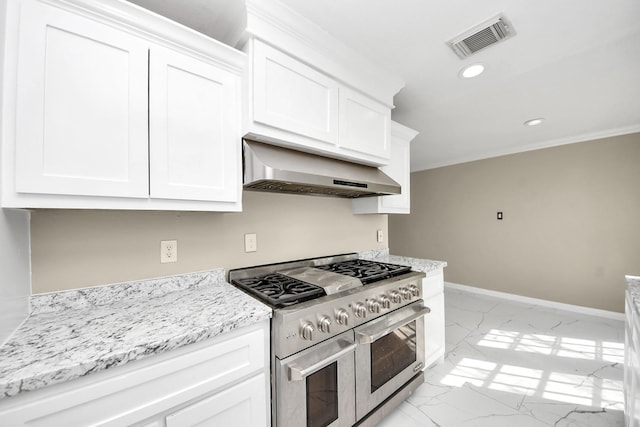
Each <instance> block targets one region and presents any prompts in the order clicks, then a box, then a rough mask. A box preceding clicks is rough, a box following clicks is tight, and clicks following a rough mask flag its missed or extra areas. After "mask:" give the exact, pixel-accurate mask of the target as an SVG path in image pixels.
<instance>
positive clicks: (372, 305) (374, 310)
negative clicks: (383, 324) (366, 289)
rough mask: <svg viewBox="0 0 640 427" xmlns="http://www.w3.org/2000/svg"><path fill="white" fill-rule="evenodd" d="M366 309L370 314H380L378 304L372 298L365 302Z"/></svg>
mask: <svg viewBox="0 0 640 427" xmlns="http://www.w3.org/2000/svg"><path fill="white" fill-rule="evenodd" d="M367 308H368V309H369V311H370V312H371V313H380V303H379V302H378V301H377V300H376V299H374V298H371V299H370V300H369V301H367Z"/></svg>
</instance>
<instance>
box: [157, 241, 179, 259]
mask: <svg viewBox="0 0 640 427" xmlns="http://www.w3.org/2000/svg"><path fill="white" fill-rule="evenodd" d="M176 261H178V241H177V240H162V241H161V242H160V262H161V263H163V264H164V263H166V262H176Z"/></svg>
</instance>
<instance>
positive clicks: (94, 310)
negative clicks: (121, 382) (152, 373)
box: [0, 270, 271, 399]
mask: <svg viewBox="0 0 640 427" xmlns="http://www.w3.org/2000/svg"><path fill="white" fill-rule="evenodd" d="M31 307H32V309H31V314H30V315H29V317H28V318H27V319H26V320H25V321H24V322H23V323H22V325H21V326H20V327H19V328H18V329H17V330H16V331H15V332H14V333H13V334H12V335H11V337H9V339H8V340H7V341H6V342H5V343H4V345H2V346H1V347H0V399H2V398H6V397H10V396H15V395H17V394H19V393H22V392H25V391H30V390H36V389H39V388H42V387H46V386H49V385H52V384H57V383H62V382H65V381H69V380H72V379H75V378H79V377H82V376H84V375H87V374H90V373H92V372H97V371H101V370H105V369H109V368H112V367H115V366H120V365H124V364H125V363H127V362H129V361H132V360H137V359H141V358H144V357H147V356H151V355H154V354H159V353H163V352H166V351H169V350H172V349H176V348H179V347H183V346H185V345H188V344H192V343H196V342H199V341H203V340H206V339H208V338H212V337H215V336H216V335H219V334H223V333H225V332H229V331H232V330H234V329H237V328H241V327H243V326H248V325H251V324H253V323H257V322H260V321H262V320H265V319H269V318H270V317H271V309H270V308H269V307H268V306H266V305H264V304H262V303H260V302H259V301H257V300H256V299H254V298H253V297H250V296H249V295H247V294H245V293H244V292H242V291H240V290H238V289H237V288H235V287H234V286H232V285H230V284H228V283H226V282H224V271H223V270H211V271H205V272H199V273H190V274H184V275H179V276H171V277H165V278H158V279H149V280H144V281H138V282H127V283H121V284H115V285H109V286H100V287H94V288H85V289H81V290H75V291H67V292H58V293H51V294H44V295H34V296H32V297H31Z"/></svg>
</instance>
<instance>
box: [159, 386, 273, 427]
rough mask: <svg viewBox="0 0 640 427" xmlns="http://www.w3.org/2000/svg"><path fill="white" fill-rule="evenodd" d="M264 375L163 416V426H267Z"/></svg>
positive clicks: (266, 399)
mask: <svg viewBox="0 0 640 427" xmlns="http://www.w3.org/2000/svg"><path fill="white" fill-rule="evenodd" d="M265 382H266V379H265V375H264V374H260V375H257V376H255V377H253V378H251V379H249V380H247V381H244V382H242V383H240V384H238V385H236V386H234V387H231V388H229V389H227V390H224V391H222V392H220V393H217V394H214V395H213V396H210V397H208V398H206V399H203V400H201V401H199V402H197V403H194V404H193V405H190V406H188V407H186V408H184V409H181V410H180V411H178V412H176V413H174V414H171V415H169V416H167V427H190V426H202V427H207V426H211V427H217V426H234V427H267V426H268V424H269V422H268V419H267V417H265V414H266V413H267V406H266V404H267V401H268V398H267V396H266V387H265Z"/></svg>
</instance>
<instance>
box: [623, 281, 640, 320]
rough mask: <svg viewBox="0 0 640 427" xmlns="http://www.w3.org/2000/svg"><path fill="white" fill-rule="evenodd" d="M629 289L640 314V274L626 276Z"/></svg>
mask: <svg viewBox="0 0 640 427" xmlns="http://www.w3.org/2000/svg"><path fill="white" fill-rule="evenodd" d="M626 278H627V289H629V293H630V294H631V298H632V299H633V305H634V306H635V308H636V312H637V313H638V315H640V276H626Z"/></svg>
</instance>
